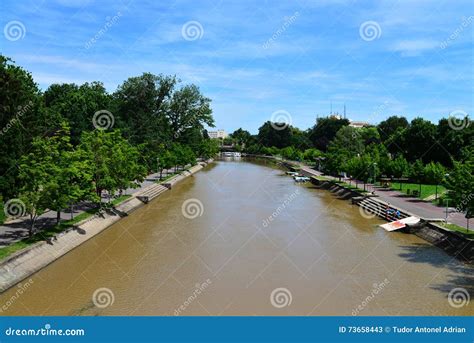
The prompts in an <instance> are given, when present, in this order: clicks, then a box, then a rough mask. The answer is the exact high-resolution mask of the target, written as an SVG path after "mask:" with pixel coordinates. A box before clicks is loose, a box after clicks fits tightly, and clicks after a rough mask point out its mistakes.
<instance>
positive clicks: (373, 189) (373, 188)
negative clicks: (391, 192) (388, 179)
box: [372, 162, 377, 192]
mask: <svg viewBox="0 0 474 343" xmlns="http://www.w3.org/2000/svg"><path fill="white" fill-rule="evenodd" d="M372 165H373V166H374V183H373V186H372V192H374V191H375V179H376V177H377V176H376V174H377V162H374V163H373V164H372Z"/></svg>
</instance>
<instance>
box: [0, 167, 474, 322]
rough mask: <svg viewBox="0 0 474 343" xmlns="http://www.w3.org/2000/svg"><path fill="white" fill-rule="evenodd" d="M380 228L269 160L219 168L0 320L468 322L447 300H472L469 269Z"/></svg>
mask: <svg viewBox="0 0 474 343" xmlns="http://www.w3.org/2000/svg"><path fill="white" fill-rule="evenodd" d="M188 199H198V200H199V201H200V202H201V203H202V211H201V208H199V203H197V202H194V204H196V203H197V206H195V207H194V210H197V212H193V206H192V205H193V201H194V200H190V201H188V202H186V203H185V201H186V200H188ZM183 203H185V204H188V205H190V206H189V207H188V208H187V209H188V212H186V211H185V212H184V213H185V214H186V215H187V217H192V216H193V215H196V214H197V215H199V214H200V216H197V217H196V218H195V219H190V218H187V217H186V216H184V215H183V212H182V208H183V206H182V205H183ZM270 218H271V220H270ZM380 223H381V221H379V220H378V219H370V218H369V219H368V218H364V217H363V216H361V214H360V213H359V208H358V207H356V206H353V205H351V204H350V203H349V202H348V201H344V200H338V199H336V198H335V197H334V195H333V194H331V193H329V192H327V191H324V190H318V189H314V188H313V186H312V185H310V184H306V185H298V184H295V183H294V182H293V180H292V179H291V178H290V177H288V176H286V175H284V172H283V171H282V170H279V169H277V168H275V167H273V166H271V165H270V164H266V162H249V161H218V162H217V163H215V164H213V165H211V166H208V167H207V168H205V169H204V170H203V171H201V172H199V173H197V174H195V175H194V177H191V178H188V179H187V180H185V181H183V182H182V183H181V184H179V185H177V186H176V187H174V188H173V190H172V191H171V192H167V193H165V194H164V195H162V196H161V197H160V198H159V199H158V200H155V201H153V202H151V203H150V204H148V206H144V207H142V208H140V209H139V210H137V211H135V212H134V213H132V214H131V215H130V216H129V217H126V218H124V219H123V220H121V221H120V222H118V223H117V224H115V225H113V226H112V227H110V228H109V229H107V230H106V231H104V232H103V233H101V234H100V235H98V236H97V237H95V238H93V239H91V240H89V241H88V242H86V243H85V244H83V245H82V246H80V247H78V248H77V249H75V250H73V251H72V252H70V253H69V254H67V255H66V256H64V257H63V258H60V259H59V260H57V261H56V262H54V263H52V264H51V265H49V266H48V267H46V268H45V269H43V270H41V271H40V272H38V273H36V274H34V275H33V276H32V277H31V279H32V280H33V282H32V283H31V282H30V283H29V287H28V288H26V287H25V283H27V282H28V281H27V280H25V281H23V282H22V284H23V286H22V288H21V289H22V292H21V294H19V293H20V292H19V290H20V287H19V286H15V287H13V288H11V289H10V290H8V291H7V292H6V293H4V294H2V295H1V296H0V304H1V305H2V306H3V312H2V315H178V314H179V315H357V314H360V315H472V314H473V313H474V299H471V302H470V304H466V303H462V302H451V303H452V305H451V303H450V301H448V299H449V297H448V294H449V292H450V291H451V290H452V289H454V288H457V287H459V288H463V289H464V290H466V291H468V292H469V293H470V294H471V297H472V295H473V289H474V281H473V275H474V273H473V268H472V266H468V265H465V264H463V263H461V262H459V261H458V260H456V259H453V258H452V257H451V256H448V255H447V254H445V253H444V252H443V251H442V250H440V249H438V248H435V247H432V246H431V245H429V244H427V243H426V242H425V241H423V240H421V239H420V238H418V237H416V236H414V235H407V234H403V233H387V232H385V231H384V230H383V229H381V228H379V227H377V225H378V224H380ZM455 291H456V292H457V294H458V295H459V294H460V295H462V293H463V292H464V291H463V290H455ZM94 293H95V300H96V301H95V302H96V305H94V302H93V300H92V299H93V295H94ZM97 305H98V306H97ZM107 305H108V306H107ZM461 305H464V306H461Z"/></svg>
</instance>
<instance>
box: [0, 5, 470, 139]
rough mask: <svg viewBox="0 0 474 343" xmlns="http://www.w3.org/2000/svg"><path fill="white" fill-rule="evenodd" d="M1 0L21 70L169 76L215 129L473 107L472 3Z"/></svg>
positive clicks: (67, 78)
mask: <svg viewBox="0 0 474 343" xmlns="http://www.w3.org/2000/svg"><path fill="white" fill-rule="evenodd" d="M0 6H1V8H0V10H1V13H2V16H1V18H0V24H1V27H2V28H3V35H2V36H1V39H0V42H1V45H0V51H1V53H3V54H5V55H7V56H9V57H11V58H12V59H13V60H15V61H16V62H17V63H18V64H19V65H21V66H23V67H25V68H26V69H27V70H29V71H31V72H32V74H33V77H34V79H35V80H36V82H37V83H38V84H39V85H40V87H41V88H42V89H46V88H47V87H48V86H49V85H50V84H52V83H58V82H59V83H61V82H75V83H83V82H87V81H94V80H99V81H102V82H104V84H105V86H106V88H107V89H108V90H109V91H110V92H112V91H114V90H115V89H116V88H117V86H118V85H119V84H121V83H122V82H123V80H125V79H126V78H128V77H130V76H136V75H140V74H141V73H142V72H152V73H155V74H159V73H164V74H176V75H178V76H179V77H180V78H181V79H182V80H183V82H186V83H189V82H192V83H195V84H197V85H199V87H200V88H201V90H202V91H203V93H205V94H206V95H207V96H208V97H210V98H211V99H212V108H213V111H214V117H215V119H216V127H217V128H223V129H225V130H227V131H233V130H235V129H237V128H239V127H244V128H246V129H248V130H249V131H251V132H256V131H257V129H258V127H259V126H260V125H261V124H262V123H263V122H264V121H266V120H269V119H270V118H271V117H272V113H274V112H275V111H286V112H288V113H289V114H290V116H291V122H292V124H293V125H295V126H298V127H300V128H302V129H306V128H308V127H310V126H312V125H313V124H314V122H315V118H316V116H317V115H319V116H323V115H327V114H328V113H329V111H330V103H331V102H332V104H333V110H334V111H338V112H340V113H342V111H343V104H344V103H346V106H347V116H348V118H350V119H352V120H363V121H368V122H371V123H377V122H379V121H381V120H383V119H384V118H386V117H388V116H389V115H395V114H396V115H404V116H406V117H407V118H409V119H412V118H414V117H416V116H421V117H424V118H427V119H430V120H432V121H434V122H436V121H437V120H438V119H440V118H441V117H443V116H447V115H448V114H449V113H451V112H453V111H459V110H461V111H464V112H466V113H468V114H471V117H472V109H473V103H474V99H473V94H474V89H473V88H474V87H473V85H474V82H473V78H474V68H473V60H474V59H473V33H474V5H473V2H472V1H462V0H460V1H446V0H442V1H440V0H438V1H408V0H401V1H384V0H382V1H373V2H372V1H344V0H335V1H327V0H323V1H306V0H296V1H256V0H253V1H246V0H240V1H218V0H214V1H199V0H195V1H142V0H135V1H133V0H122V1H120V0H118V1H78V0H55V1H46V0H37V1H17V0H15V1H13V0H2V1H1V5H0ZM18 22H19V24H18ZM189 22H192V23H191V24H188V26H186V23H189ZM15 25H16V27H15ZM183 26H184V29H183ZM186 27H188V28H189V31H186V29H185V28H186ZM15 28H16V29H18V30H17V31H16V32H15V30H14V29H15ZM201 28H202V30H201ZM364 28H366V29H367V30H364ZM193 29H195V31H193ZM18 32H20V34H19V36H18ZM193 34H196V35H193ZM94 37H95V38H96V39H95V41H93V39H94Z"/></svg>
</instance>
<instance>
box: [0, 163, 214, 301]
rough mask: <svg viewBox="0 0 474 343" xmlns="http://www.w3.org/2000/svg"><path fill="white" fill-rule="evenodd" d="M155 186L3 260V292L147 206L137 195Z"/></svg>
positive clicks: (0, 283) (192, 170)
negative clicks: (124, 217)
mask: <svg viewBox="0 0 474 343" xmlns="http://www.w3.org/2000/svg"><path fill="white" fill-rule="evenodd" d="M211 162H213V160H212V159H209V160H207V161H205V162H199V164H197V165H195V166H193V167H191V168H189V169H188V170H185V171H183V172H182V173H180V174H178V175H175V176H173V177H172V178H171V179H169V180H168V181H167V183H169V184H171V185H175V184H177V183H178V182H180V181H182V180H184V179H185V178H187V177H189V176H190V175H192V174H194V173H196V172H198V171H199V170H201V169H202V168H204V167H205V166H206V165H207V164H209V163H211ZM156 185H157V184H152V185H149V186H147V187H144V188H143V189H141V190H140V191H139V192H137V193H135V194H133V196H132V197H131V198H129V199H127V200H125V201H124V202H122V203H120V204H119V205H117V206H116V207H115V208H114V209H113V210H110V211H107V212H106V213H104V214H101V215H98V214H97V215H94V216H92V217H90V218H87V219H85V220H83V221H81V222H80V223H78V224H77V225H76V226H75V227H74V228H70V229H68V230H65V231H63V232H61V233H60V234H58V235H56V236H55V237H53V238H52V239H51V240H49V241H47V242H45V241H42V242H38V243H36V244H33V245H31V246H29V247H27V248H25V249H23V250H20V251H18V252H16V253H14V254H12V255H10V256H8V257H7V258H6V259H4V260H3V261H0V293H1V292H4V291H5V290H7V289H8V288H10V287H12V286H14V285H15V284H17V283H18V282H20V281H21V280H23V279H26V278H27V277H29V276H31V275H32V274H34V273H35V272H37V271H39V270H41V269H42V268H44V267H46V266H47V265H49V264H50V263H52V262H54V261H55V260H57V259H58V258H60V257H61V256H63V255H65V254H67V253H68V252H70V251H71V250H73V249H74V248H76V247H78V246H79V245H81V244H82V243H84V242H86V241H87V240H89V239H91V238H92V237H94V236H96V235H97V234H99V233H100V232H102V231H104V230H105V229H106V228H108V227H110V226H111V225H112V224H114V223H116V222H117V221H119V220H120V219H121V218H122V217H123V216H127V215H128V214H130V213H132V212H133V211H135V210H136V209H137V208H139V207H141V206H144V205H145V203H144V202H143V201H141V200H139V198H138V197H140V194H143V193H146V192H147V191H148V190H149V189H150V188H152V187H155V186H156ZM168 188H171V187H168ZM150 200H151V199H150Z"/></svg>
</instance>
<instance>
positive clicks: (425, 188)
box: [392, 182, 446, 199]
mask: <svg viewBox="0 0 474 343" xmlns="http://www.w3.org/2000/svg"><path fill="white" fill-rule="evenodd" d="M401 186H402V190H401V192H402V193H405V194H406V193H407V190H408V189H409V190H410V192H413V191H414V190H417V191H419V190H420V185H418V184H417V183H402V185H401ZM392 189H394V190H396V191H398V190H400V183H398V182H392ZM445 191H446V188H444V187H443V186H441V185H439V186H438V197H439V196H440V194H441V193H443V192H445ZM435 193H436V186H435V185H425V184H422V185H421V195H420V196H419V198H421V199H424V198H426V197H429V196H430V195H435Z"/></svg>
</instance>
